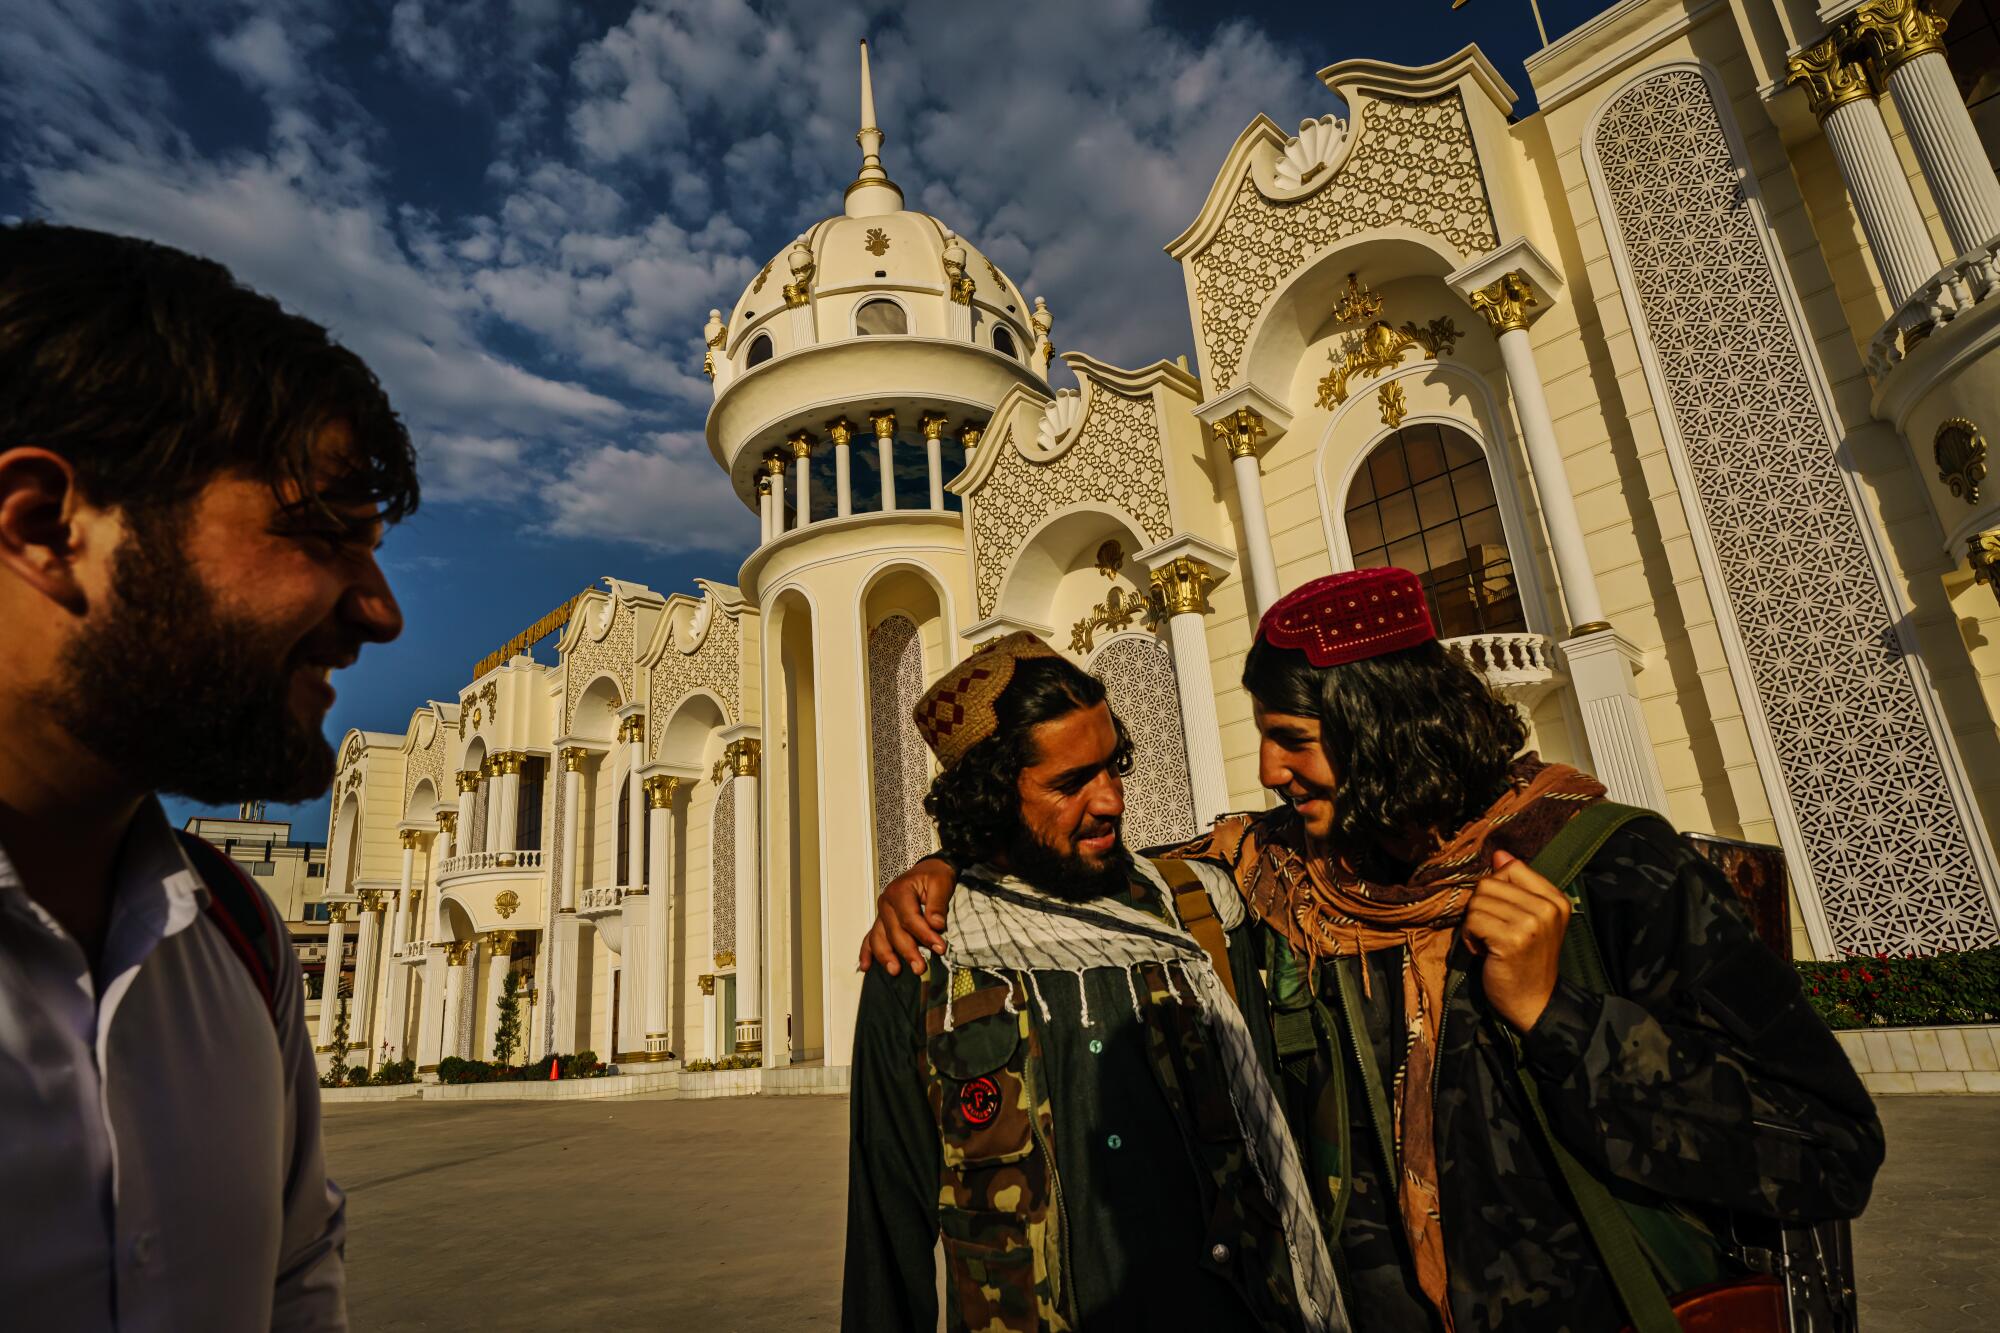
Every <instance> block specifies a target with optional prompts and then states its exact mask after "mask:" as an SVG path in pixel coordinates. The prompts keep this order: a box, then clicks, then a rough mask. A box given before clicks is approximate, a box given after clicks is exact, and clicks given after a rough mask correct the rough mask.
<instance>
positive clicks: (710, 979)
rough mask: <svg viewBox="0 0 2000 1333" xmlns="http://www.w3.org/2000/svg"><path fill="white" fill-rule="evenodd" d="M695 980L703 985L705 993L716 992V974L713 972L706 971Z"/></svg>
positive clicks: (699, 984) (697, 983)
mask: <svg viewBox="0 0 2000 1333" xmlns="http://www.w3.org/2000/svg"><path fill="white" fill-rule="evenodd" d="M694 980H695V984H696V985H697V986H700V987H701V993H702V994H703V995H713V994H715V974H714V973H713V972H704V973H702V974H701V975H700V976H698V977H696V978H695V979H694Z"/></svg>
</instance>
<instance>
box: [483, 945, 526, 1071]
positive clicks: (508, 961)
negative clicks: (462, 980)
mask: <svg viewBox="0 0 2000 1333" xmlns="http://www.w3.org/2000/svg"><path fill="white" fill-rule="evenodd" d="M513 953H514V932H513V931H511V930H495V931H489V932H488V933H487V935H486V1012H485V1013H484V1014H481V1015H479V1016H478V1019H477V1020H476V1021H475V1022H474V1023H473V1025H472V1030H473V1031H474V1032H475V1033H476V1032H478V1031H479V1024H480V1022H484V1023H485V1024H486V1044H485V1051H486V1054H485V1057H484V1058H485V1059H488V1060H496V1059H498V1058H499V1055H500V1052H499V1049H498V1047H497V1046H496V1045H495V1044H494V1043H495V1038H497V1037H498V1036H499V1035H500V988H501V987H502V986H504V985H506V983H507V973H508V972H509V971H510V970H512V967H513V962H512V959H513ZM522 1035H523V1036H524V1037H525V1036H526V1035H527V1033H526V1031H525V1029H524V1030H523V1032H522ZM520 1056H521V1051H520V1049H519V1048H518V1047H516V1049H515V1051H514V1058H515V1059H517V1060H518V1059H519V1058H520Z"/></svg>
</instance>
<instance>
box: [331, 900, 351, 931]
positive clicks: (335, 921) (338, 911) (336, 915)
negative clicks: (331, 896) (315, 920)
mask: <svg viewBox="0 0 2000 1333" xmlns="http://www.w3.org/2000/svg"><path fill="white" fill-rule="evenodd" d="M326 920H327V924H328V925H332V926H344V925H346V924H347V904H346V903H332V904H329V905H328V907H327V909H326Z"/></svg>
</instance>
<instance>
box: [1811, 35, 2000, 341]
mask: <svg viewBox="0 0 2000 1333" xmlns="http://www.w3.org/2000/svg"><path fill="white" fill-rule="evenodd" d="M1851 40H1852V30H1851V29H1848V28H1846V27H1845V25H1843V27H1842V29H1841V30H1840V31H1837V32H1835V33H1832V34H1830V35H1828V36H1826V37H1823V38H1821V39H1820V40H1819V41H1817V42H1815V43H1813V44H1812V45H1811V46H1808V47H1806V48H1804V49H1803V50H1801V51H1800V52H1799V53H1798V54H1797V55H1795V56H1793V57H1792V58H1791V59H1790V60H1789V61H1787V62H1786V65H1785V81H1786V82H1787V83H1790V84H1796V85H1798V86H1799V87H1801V88H1803V89H1805V93H1806V100H1807V104H1808V105H1809V106H1811V108H1812V113H1813V115H1814V117H1815V118H1817V119H1818V121H1819V124H1820V129H1821V131H1822V132H1824V133H1825V135H1826V140H1827V143H1828V144H1830V145H1831V146H1832V148H1833V157H1834V161H1835V162H1836V163H1838V164H1839V166H1840V175H1841V179H1843V180H1845V181H1846V182H1847V193H1848V195H1849V196H1850V197H1851V198H1852V199H1853V200H1854V211H1855V214H1856V216H1857V217H1859V218H1860V220H1861V231H1862V234H1863V235H1865V236H1866V237H1867V238H1868V250H1869V253H1871V254H1873V255H1874V256H1875V267H1876V268H1877V269H1878V270H1879V271H1880V272H1881V274H1882V285H1883V286H1884V287H1886V288H1887V289H1888V292H1889V300H1890V302H1891V303H1892V304H1894V305H1901V304H1902V303H1903V302H1904V301H1905V300H1906V299H1908V297H1909V296H1910V294H1911V293H1912V292H1914V291H1916V290H1917V288H1919V287H1921V286H1923V284H1924V283H1925V282H1927V281H1929V280H1930V277H1931V275H1932V274H1934V273H1936V272H1937V270H1938V258H1937V251H1936V250H1935V249H1934V248H1933V247H1932V245H1931V241H1930V236H1929V233H1928V232H1926V231H1925V229H1924V217H1923V213H1922V212H1921V211H1920V210H1919V209H1918V208H1917V196H1916V194H1915V193H1914V192H1913V191H1912V190H1911V189H1910V180H1909V177H1907V176H1905V175H1904V174H1903V164H1902V162H1901V161H1900V160H1899V159H1898V158H1897V156H1896V149H1895V146H1894V145H1893V144H1892V143H1891V142H1890V141H1889V125H1888V122H1887V121H1885V120H1883V119H1882V108H1881V107H1880V106H1878V105H1876V102H1875V94H1876V88H1875V87H1874V85H1873V84H1872V82H1871V81H1870V78H1869V73H1868V69H1867V67H1866V66H1865V65H1864V64H1863V63H1862V62H1860V61H1857V60H1854V59H1852V58H1851V57H1850V55H1849V51H1848V49H1847V48H1848V45H1849V43H1850V42H1851ZM1981 158H1982V160H1983V159H1984V154H1983V152H1982V154H1981Z"/></svg>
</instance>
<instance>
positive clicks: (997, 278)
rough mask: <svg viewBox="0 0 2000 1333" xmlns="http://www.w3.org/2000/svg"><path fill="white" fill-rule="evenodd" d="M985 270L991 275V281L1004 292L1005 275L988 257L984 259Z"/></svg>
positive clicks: (1005, 285)
mask: <svg viewBox="0 0 2000 1333" xmlns="http://www.w3.org/2000/svg"><path fill="white" fill-rule="evenodd" d="M986 271H987V272H988V273H991V274H992V275H993V281H994V282H995V283H996V284H998V286H999V288H1000V290H1001V291H1002V292H1005V291H1006V290H1007V275H1006V274H1005V273H1002V272H1001V271H1000V270H999V269H998V268H997V267H995V266H994V263H993V261H992V260H990V259H989V260H987V261H986Z"/></svg>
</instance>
